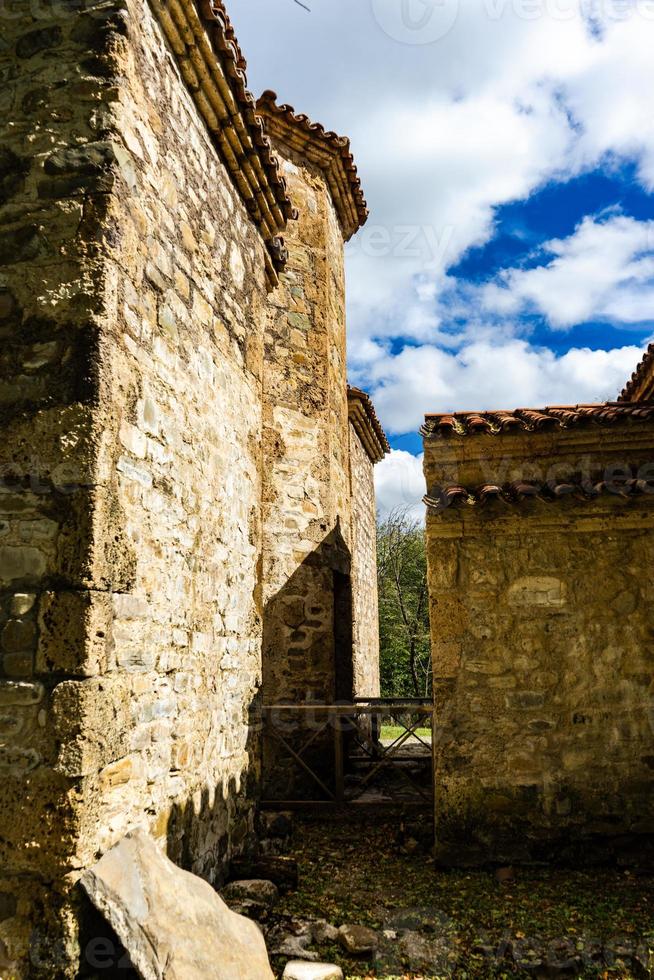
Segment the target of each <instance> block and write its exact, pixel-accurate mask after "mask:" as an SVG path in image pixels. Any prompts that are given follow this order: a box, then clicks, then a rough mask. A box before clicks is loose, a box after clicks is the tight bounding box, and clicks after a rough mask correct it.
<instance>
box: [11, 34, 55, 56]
mask: <svg viewBox="0 0 654 980" xmlns="http://www.w3.org/2000/svg"><path fill="white" fill-rule="evenodd" d="M62 39H63V34H62V32H61V28H60V27H42V28H40V29H39V30H36V31H29V33H28V34H23V36H22V37H20V38H19V39H18V41H17V42H16V54H17V56H18V57H19V58H33V57H34V55H35V54H39V52H40V51H47V50H48V49H49V48H54V47H56V46H57V45H58V44H61V41H62Z"/></svg>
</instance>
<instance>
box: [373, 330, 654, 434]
mask: <svg viewBox="0 0 654 980" xmlns="http://www.w3.org/2000/svg"><path fill="white" fill-rule="evenodd" d="M641 355H642V350H641V349H640V348H639V347H635V346H627V347H621V348H617V349H615V350H610V351H604V350H588V349H585V348H579V349H573V350H570V351H568V352H567V353H566V354H563V355H562V356H557V355H556V354H555V353H554V352H553V351H551V350H548V349H547V348H536V347H533V346H531V345H530V344H529V343H528V342H527V341H525V340H519V339H516V340H511V341H508V342H506V343H500V344H494V343H492V342H489V341H486V340H484V341H478V342H473V343H468V344H465V345H464V346H463V347H462V348H461V350H459V351H456V352H452V351H445V350H442V349H441V348H439V347H435V346H431V345H427V344H425V345H422V346H420V347H407V348H405V349H404V350H403V351H402V352H401V353H399V354H397V355H395V356H393V355H388V356H387V357H386V358H380V359H379V360H378V361H376V362H375V363H374V364H373V365H372V366H371V369H370V374H369V376H370V382H371V392H372V395H373V398H374V400H375V405H376V406H377V409H378V410H379V412H380V414H381V416H382V418H383V420H384V423H385V425H386V427H387V428H388V430H389V432H390V433H391V434H393V433H402V432H408V431H411V430H416V429H418V428H419V427H420V425H421V424H422V421H423V418H424V416H425V414H426V413H428V412H449V411H463V410H484V409H485V410H492V409H500V408H514V407H516V406H520V407H524V408H529V407H533V408H538V407H543V406H546V405H556V404H559V405H561V404H577V403H582V402H586V403H587V402H598V401H605V400H611V399H615V398H616V396H617V394H618V392H619V391H620V389H621V388H622V386H623V384H624V381H625V379H626V378H627V377H628V376H629V375H630V373H631V371H632V370H633V368H634V365H635V364H636V363H637V361H638V359H639V358H640V356H641Z"/></svg>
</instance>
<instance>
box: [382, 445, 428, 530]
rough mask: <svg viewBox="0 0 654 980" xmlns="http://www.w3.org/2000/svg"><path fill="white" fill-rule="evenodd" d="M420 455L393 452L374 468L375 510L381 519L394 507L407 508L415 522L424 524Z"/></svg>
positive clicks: (423, 489)
mask: <svg viewBox="0 0 654 980" xmlns="http://www.w3.org/2000/svg"><path fill="white" fill-rule="evenodd" d="M422 460H423V457H422V456H412V455H411V453H407V452H405V451H404V450H403V449H393V450H392V451H391V452H390V454H389V455H388V456H387V457H386V458H385V459H384V460H383V461H382V462H381V463H378V464H377V466H376V467H375V489H376V492H377V509H378V511H379V514H380V516H381V517H382V518H384V517H386V516H387V515H388V514H390V512H391V511H392V510H395V509H396V508H403V509H404V508H406V510H407V513H408V515H409V517H410V518H411V519H412V520H414V521H423V520H424V515H425V506H424V504H423V503H422V498H423V497H424V495H425V478H424V476H423V472H422Z"/></svg>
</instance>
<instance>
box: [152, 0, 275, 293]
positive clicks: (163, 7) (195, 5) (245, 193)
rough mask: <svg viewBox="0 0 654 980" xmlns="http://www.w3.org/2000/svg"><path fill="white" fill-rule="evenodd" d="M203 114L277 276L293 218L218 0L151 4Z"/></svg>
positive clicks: (161, 0) (271, 270)
mask: <svg viewBox="0 0 654 980" xmlns="http://www.w3.org/2000/svg"><path fill="white" fill-rule="evenodd" d="M152 5H153V10H154V12H155V14H156V16H157V18H158V20H159V22H160V24H161V26H162V29H163V31H164V34H165V35H166V38H167V40H168V43H169V45H170V47H171V48H172V50H173V52H174V54H175V56H176V58H177V63H178V66H179V69H180V72H181V74H182V77H183V78H184V81H185V82H186V84H187V85H188V87H189V91H190V92H191V95H192V97H193V99H194V101H195V103H196V106H197V108H198V111H199V113H200V115H201V116H202V117H203V119H204V121H205V123H206V125H207V129H208V130H209V132H210V134H211V136H212V138H213V140H214V143H215V145H216V148H217V149H218V152H219V153H220V155H221V157H222V159H223V162H224V163H225V166H226V168H227V170H228V172H229V174H230V176H231V178H232V180H233V181H234V184H235V185H236V187H237V189H238V191H239V193H240V194H241V197H242V198H243V201H244V203H245V206H246V207H247V209H248V212H249V214H250V216H251V218H252V220H253V221H254V222H255V224H257V226H258V227H259V229H260V231H261V234H262V236H263V238H264V241H265V242H266V246H267V248H268V256H269V258H268V268H269V273H270V275H271V278H274V277H275V272H276V270H278V269H279V268H280V267H281V265H282V263H283V260H284V248H283V242H282V241H281V239H280V238H279V235H280V233H281V232H282V231H283V230H284V228H285V227H286V223H287V221H288V220H289V219H290V218H292V217H293V215H294V212H293V206H292V204H291V201H290V199H289V197H288V195H287V192H286V182H285V181H284V179H283V177H282V175H281V173H280V170H279V164H278V161H277V157H276V155H275V153H274V152H273V149H272V144H271V142H270V139H269V138H268V136H267V135H266V133H265V131H264V127H263V125H262V122H261V119H260V118H259V116H258V114H257V112H256V105H255V101H254V98H253V96H252V95H251V94H250V92H249V91H248V89H247V78H246V75H245V69H246V63H245V58H244V57H243V53H242V51H241V49H240V47H239V45H238V42H237V40H236V36H235V34H234V28H233V27H232V24H231V22H230V20H229V17H228V15H227V12H226V10H225V6H224V4H223V2H222V0H152Z"/></svg>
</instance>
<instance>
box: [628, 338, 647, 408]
mask: <svg viewBox="0 0 654 980" xmlns="http://www.w3.org/2000/svg"><path fill="white" fill-rule="evenodd" d="M643 398H654V344H650V345H649V347H648V348H647V350H646V351H645V354H644V355H643V359H642V361H641V362H640V364H639V365H638V367H637V368H636V370H635V371H634V373H633V374H632V375H631V378H630V379H629V381H628V382H627V384H626V385H625V387H624V388H623V389H622V392H621V394H620V401H623V402H636V401H639V400H640V399H643Z"/></svg>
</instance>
